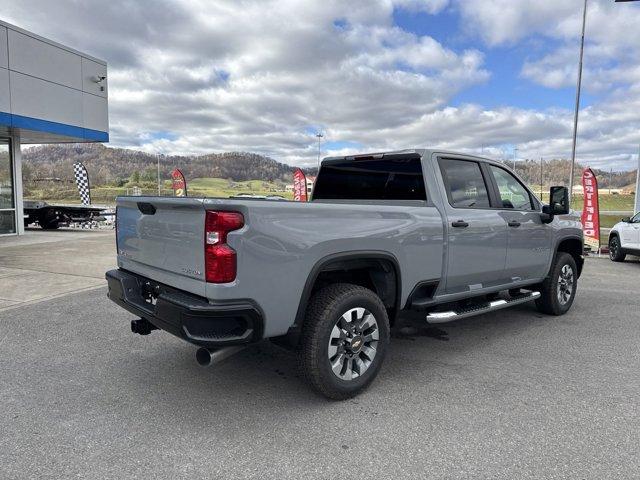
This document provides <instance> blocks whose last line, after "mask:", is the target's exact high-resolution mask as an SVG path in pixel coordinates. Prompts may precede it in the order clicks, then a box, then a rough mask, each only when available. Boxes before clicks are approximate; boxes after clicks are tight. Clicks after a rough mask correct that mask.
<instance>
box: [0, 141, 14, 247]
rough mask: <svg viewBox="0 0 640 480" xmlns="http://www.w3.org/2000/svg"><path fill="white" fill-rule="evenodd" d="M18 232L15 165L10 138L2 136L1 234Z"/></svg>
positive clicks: (0, 146) (0, 162)
mask: <svg viewBox="0 0 640 480" xmlns="http://www.w3.org/2000/svg"><path fill="white" fill-rule="evenodd" d="M7 233H16V206H15V202H14V195H13V165H12V164H11V148H10V145H9V140H8V139H2V138H0V235H4V234H7Z"/></svg>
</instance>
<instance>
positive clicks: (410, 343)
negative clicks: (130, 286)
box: [133, 305, 553, 413]
mask: <svg viewBox="0 0 640 480" xmlns="http://www.w3.org/2000/svg"><path fill="white" fill-rule="evenodd" d="M550 318H552V317H547V316H544V315H541V314H538V313H537V312H536V311H535V309H534V308H533V307H532V306H526V305H525V306H519V307H514V308H512V309H509V310H504V311H500V312H495V313H493V314H485V315H480V316H477V317H472V318H469V319H464V320H460V321H458V322H455V323H451V324H447V326H446V327H444V328H441V327H434V326H432V325H428V324H422V325H421V324H416V322H415V321H412V322H409V323H407V324H403V325H402V326H400V327H399V328H396V329H395V330H394V332H393V335H392V340H391V346H390V350H389V352H388V355H387V358H386V360H385V365H384V367H383V369H382V371H381V372H380V375H379V376H378V378H377V379H376V381H375V382H374V383H373V384H372V386H371V387H370V388H369V389H368V390H367V391H366V392H364V393H363V394H362V395H361V396H359V397H357V398H356V399H354V400H352V402H354V401H355V402H362V401H365V400H364V399H366V398H367V397H369V398H371V397H370V396H376V395H383V396H384V395H387V394H388V392H389V391H390V389H394V388H395V387H396V386H399V385H402V386H403V387H404V388H411V382H414V381H415V380H416V375H418V376H419V377H420V381H421V382H425V381H427V382H428V381H429V379H430V378H431V375H432V372H433V369H434V366H438V368H445V369H446V366H447V365H451V366H453V368H454V369H460V368H461V367H462V368H464V365H465V362H469V357H473V358H474V360H473V362H472V363H473V364H477V362H481V361H482V360H481V358H482V356H483V354H485V353H486V352H485V350H486V349H488V348H490V343H492V342H495V341H496V340H497V339H499V338H501V339H502V341H505V342H512V343H515V344H517V342H519V340H518V338H517V337H519V336H520V335H521V334H522V333H523V332H525V331H527V330H530V329H536V328H541V327H542V328H544V325H550V326H552V325H553V324H552V323H549V319H550ZM504 337H507V338H506V339H505V338H504ZM509 337H513V338H509ZM488 339H490V340H491V341H492V342H487V340H488ZM163 343H164V342H163ZM165 347H166V346H165ZM408 348H409V349H410V354H409V355H410V357H408V356H407V355H408V354H407V350H408ZM194 354H195V350H194V349H193V348H191V347H186V348H185V347H184V346H183V345H182V344H177V343H176V344H174V345H173V347H172V348H169V349H167V348H164V349H162V350H159V349H155V353H154V355H152V357H156V358H149V356H145V357H146V358H145V371H146V373H145V374H144V375H143V376H139V377H138V378H137V381H136V382H133V383H134V384H136V385H137V387H138V388H140V389H141V393H142V394H144V393H146V394H150V393H151V394H152V396H154V397H156V398H159V399H162V400H164V399H166V400H169V401H170V403H169V404H167V405H165V407H167V408H170V409H171V408H173V407H174V405H175V402H176V401H177V402H179V403H180V405H182V407H185V408H187V409H188V408H189V405H190V406H191V408H204V407H203V405H205V404H207V403H210V402H212V401H213V402H214V403H215V405H216V409H218V411H220V409H222V410H227V411H230V412H232V411H235V410H236V409H237V406H238V405H237V404H238V402H250V403H251V404H252V405H254V406H255V408H257V409H258V411H262V412H263V413H268V412H273V413H275V412H277V411H278V410H280V409H282V408H287V409H291V410H293V411H295V410H296V409H303V410H304V409H305V408H306V407H309V406H313V407H314V408H316V407H318V406H322V405H325V406H330V405H332V404H334V403H333V402H331V401H327V400H326V399H324V398H322V397H320V396H319V395H316V394H315V393H314V392H313V391H311V390H310V388H309V387H308V386H307V385H306V383H305V382H304V378H303V376H302V375H301V373H300V372H299V370H298V364H297V359H296V355H295V353H294V352H291V351H287V350H284V349H282V348H280V347H277V346H275V345H273V344H271V343H270V342H262V343H260V344H257V345H253V346H250V347H248V348H247V349H245V350H243V351H241V352H239V353H237V354H236V355H234V356H232V357H230V358H228V359H226V360H225V361H224V362H222V363H220V364H218V365H214V366H213V367H208V368H203V367H200V366H198V365H197V364H196V362H195V359H194ZM461 357H464V358H461ZM478 358H480V359H479V360H478ZM407 361H410V362H411V367H412V369H411V372H408V373H404V374H403V371H404V372H406V368H405V366H406V363H407ZM168 364H169V365H170V370H172V372H168ZM443 366H444V367H443ZM445 371H446V370H445ZM417 372H419V373H417ZM167 375H170V376H171V377H172V380H171V384H170V385H169V386H170V388H171V390H174V391H173V392H172V394H167V393H168V392H167V388H168V387H169V386H168V385H167V384H166V383H163V379H164V380H166V379H167ZM435 376H436V377H438V378H440V380H441V376H442V373H440V374H435ZM454 376H455V375H454ZM434 378H435V377H434ZM451 381H456V379H455V378H452V379H451ZM154 391H155V393H152V392H154ZM160 391H162V392H164V394H159V393H160ZM143 392H144V393H143ZM376 403H377V401H376ZM383 403H384V402H383ZM158 408H161V409H162V407H158Z"/></svg>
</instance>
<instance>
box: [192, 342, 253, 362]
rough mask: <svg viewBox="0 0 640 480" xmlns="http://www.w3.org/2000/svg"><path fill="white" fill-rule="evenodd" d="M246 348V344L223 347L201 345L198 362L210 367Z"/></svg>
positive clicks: (197, 351) (197, 357) (198, 351)
mask: <svg viewBox="0 0 640 480" xmlns="http://www.w3.org/2000/svg"><path fill="white" fill-rule="evenodd" d="M244 349H245V347H244V346H236V347H222V348H216V349H210V348H205V347H200V348H198V350H196V362H198V365H201V366H203V367H208V366H209V365H214V364H216V363H220V362H221V361H223V360H224V359H225V358H228V357H230V356H231V355H233V354H234V353H238V352H239V351H240V350H244Z"/></svg>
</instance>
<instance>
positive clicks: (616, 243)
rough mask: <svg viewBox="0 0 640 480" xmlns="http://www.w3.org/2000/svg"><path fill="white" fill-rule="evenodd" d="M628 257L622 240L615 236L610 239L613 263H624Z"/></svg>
mask: <svg viewBox="0 0 640 480" xmlns="http://www.w3.org/2000/svg"><path fill="white" fill-rule="evenodd" d="M626 256H627V255H626V254H625V253H624V251H623V250H622V245H620V239H619V238H618V236H617V235H613V236H612V237H611V238H610V239H609V258H610V259H611V261H612V262H624V259H625V257H626Z"/></svg>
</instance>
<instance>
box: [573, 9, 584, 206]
mask: <svg viewBox="0 0 640 480" xmlns="http://www.w3.org/2000/svg"><path fill="white" fill-rule="evenodd" d="M586 23H587V0H584V8H583V9H582V34H581V36H580V60H579V62H578V83H577V85H576V106H575V110H574V112H573V140H572V143H571V173H570V174H569V206H571V200H572V199H573V175H574V170H575V166H576V140H577V138H578V112H579V111H580V89H581V88H582V57H583V55H584V29H585V26H586Z"/></svg>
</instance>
